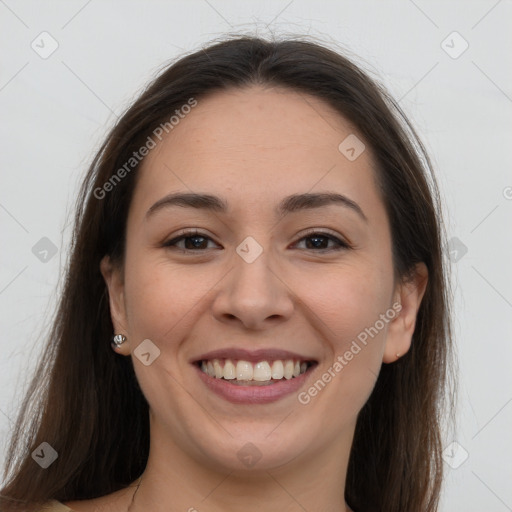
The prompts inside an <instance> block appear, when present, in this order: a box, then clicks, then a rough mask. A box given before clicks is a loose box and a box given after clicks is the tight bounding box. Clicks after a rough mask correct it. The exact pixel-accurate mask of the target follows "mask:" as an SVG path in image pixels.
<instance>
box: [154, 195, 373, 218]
mask: <svg viewBox="0 0 512 512" xmlns="http://www.w3.org/2000/svg"><path fill="white" fill-rule="evenodd" d="M332 204H337V205H339V206H343V207H345V208H349V209H351V210H353V211H354V212H356V213H357V214H358V215H359V216H360V217H361V218H362V219H363V220H364V221H366V222H367V221H368V218H367V217H366V215H365V214H364V212H363V210H362V209H361V207H360V206H359V205H358V204H357V203H356V202H355V201H353V200H352V199H349V198H348V197H347V196H344V195H342V194H337V193H332V192H321V193H314V194H313V193H304V194H293V195H291V196H288V197H285V198H284V199H283V200H282V201H281V202H280V203H279V205H278V206H277V208H276V210H275V212H276V214H277V216H279V217H283V216H285V215H287V214H288V213H293V212H297V211H300V210H312V209H315V208H322V207H324V206H329V205H332ZM173 206H179V207H185V208H196V209H198V210H207V211H212V212H218V213H227V211H228V209H229V208H228V203H227V201H226V200H225V199H223V198H221V197H218V196H214V195H211V194H196V193H193V192H175V193H171V194H168V195H167V196H165V197H163V198H162V199H160V200H158V201H157V202H156V203H155V204H154V205H153V206H151V208H149V210H148V211H147V212H146V218H148V217H150V216H152V215H154V214H155V213H156V212H158V211H160V210H162V209H164V208H170V207H173Z"/></svg>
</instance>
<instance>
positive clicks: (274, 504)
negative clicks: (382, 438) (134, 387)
mask: <svg viewBox="0 0 512 512" xmlns="http://www.w3.org/2000/svg"><path fill="white" fill-rule="evenodd" d="M353 432H354V431H353V426H352V428H350V429H347V431H346V432H341V433H340V434H339V435H338V437H337V439H336V440H334V443H333V442H332V441H331V442H328V441H329V440H324V442H323V444H320V443H319V445H318V447H316V449H315V450H314V452H313V453H312V452H310V451H307V452H306V451H304V452H303V453H302V454H299V455H298V456H297V457H295V458H293V459H292V460H291V461H290V462H287V463H285V464H283V465H281V466H278V467H269V468H263V469H259V470H258V469H255V468H256V466H255V468H253V469H250V470H244V471H242V470H238V469H229V468H219V467H216V466H215V464H214V463H213V462H212V463H211V465H208V464H207V463H206V462H205V461H204V460H195V459H194V458H193V457H192V456H191V455H190V454H188V453H186V452H185V451H184V450H183V449H181V448H180V447H179V446H178V445H177V444H175V443H173V442H172V440H170V439H169V436H168V435H165V432H164V430H163V429H161V428H158V427H157V426H155V425H154V424H152V426H151V447H150V454H149V458H148V463H147V466H146V469H145V471H144V473H143V475H142V476H141V478H140V479H139V482H138V485H135V489H136V490H135V492H134V493H133V497H132V499H131V503H130V507H129V512H142V511H145V510H152V511H153V512H164V511H165V512H171V511H188V512H202V511H208V512H230V511H238V510H244V512H261V510H280V511H282V512H295V511H297V512H299V511H302V512H303V511H304V510H311V511H313V510H322V511H329V512H351V511H350V509H349V508H348V507H347V506H346V504H345V500H344V490H345V478H346V470H347V466H348V458H349V454H350V447H351V444H352V437H353Z"/></svg>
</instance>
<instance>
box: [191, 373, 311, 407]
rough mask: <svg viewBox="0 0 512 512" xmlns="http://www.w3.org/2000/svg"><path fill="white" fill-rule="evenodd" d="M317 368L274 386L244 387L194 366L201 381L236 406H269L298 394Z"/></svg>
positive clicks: (276, 383)
mask: <svg viewBox="0 0 512 512" xmlns="http://www.w3.org/2000/svg"><path fill="white" fill-rule="evenodd" d="M315 366H316V364H315V365H313V366H310V367H309V368H308V369H307V371H306V372H305V373H303V374H301V375H299V376H298V377H292V378H291V379H288V380H287V379H282V380H280V381H277V382H275V383H274V384H268V385H264V386H242V385H239V384H231V381H229V380H225V379H217V378H215V377H210V376H209V375H208V374H206V373H204V372H203V371H202V370H201V368H199V366H197V365H195V364H194V367H195V368H196V371H197V372H198V373H199V377H200V379H201V380H202V381H203V382H204V383H205V384H206V385H207V386H208V388H209V389H210V390H211V391H213V392H214V393H217V395H219V396H220V397H222V398H224V399H225V400H227V401H228V402H232V403H235V404H268V403H270V402H276V401H277V400H280V399H281V398H283V397H285V396H287V395H290V394H291V393H296V392H297V391H298V390H299V389H300V388H301V387H302V386H303V385H304V383H305V382H306V380H307V379H308V378H309V376H310V374H311V372H312V370H313V369H314V368H315Z"/></svg>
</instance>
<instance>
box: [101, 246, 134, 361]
mask: <svg viewBox="0 0 512 512" xmlns="http://www.w3.org/2000/svg"><path fill="white" fill-rule="evenodd" d="M100 271H101V274H102V275H103V279H105V283H106V284H107V289H108V296H109V304H110V316H111V319H112V324H113V326H114V333H113V334H124V335H125V336H126V337H127V338H128V340H127V341H126V342H125V343H123V344H122V345H121V346H120V347H117V348H116V349H115V351H116V352H117V353H118V354H123V355H129V354H130V350H129V342H130V336H129V333H128V329H127V326H128V322H127V317H126V304H125V301H124V279H123V273H122V269H121V268H120V267H119V265H114V264H113V263H112V261H111V259H110V257H109V256H104V257H103V259H102V260H101V262H100Z"/></svg>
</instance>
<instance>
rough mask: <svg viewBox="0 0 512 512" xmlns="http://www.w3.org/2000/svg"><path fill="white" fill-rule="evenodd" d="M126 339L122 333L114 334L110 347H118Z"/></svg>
mask: <svg viewBox="0 0 512 512" xmlns="http://www.w3.org/2000/svg"><path fill="white" fill-rule="evenodd" d="M125 341H126V336H123V335H122V334H114V336H112V341H111V343H112V348H114V349H116V348H119V347H120V346H121V345H122V344H123V343H124V342H125Z"/></svg>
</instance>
